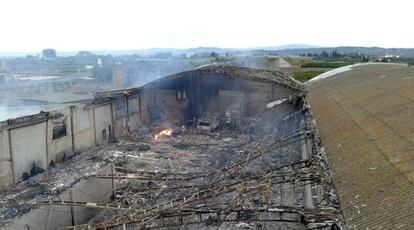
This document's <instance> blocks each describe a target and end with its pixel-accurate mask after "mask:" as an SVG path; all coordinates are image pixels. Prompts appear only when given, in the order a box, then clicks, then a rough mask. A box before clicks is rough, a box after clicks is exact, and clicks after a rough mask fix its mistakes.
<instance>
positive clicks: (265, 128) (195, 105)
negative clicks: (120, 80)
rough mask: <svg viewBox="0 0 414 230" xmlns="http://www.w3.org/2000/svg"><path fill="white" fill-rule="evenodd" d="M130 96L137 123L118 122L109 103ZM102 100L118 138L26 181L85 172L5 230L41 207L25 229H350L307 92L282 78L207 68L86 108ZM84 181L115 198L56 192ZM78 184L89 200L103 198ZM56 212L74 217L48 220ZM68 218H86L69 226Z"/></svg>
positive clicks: (36, 199) (36, 201) (40, 197)
mask: <svg viewBox="0 0 414 230" xmlns="http://www.w3.org/2000/svg"><path fill="white" fill-rule="evenodd" d="M128 97H136V98H137V102H138V103H136V104H137V105H138V106H137V108H135V107H129V104H130V103H129V102H128V99H126V102H125V103H124V104H125V108H126V109H125V111H124V112H125V113H126V114H130V112H131V110H134V111H135V112H136V114H137V115H136V116H137V120H136V121H135V120H134V118H131V117H129V116H128V115H127V116H125V118H124V120H123V121H122V122H118V121H116V118H117V117H118V116H120V115H122V111H119V110H118V109H119V108H122V106H112V104H113V103H115V104H116V103H117V102H116V101H115V100H124V98H128ZM120 98H121V99H120ZM108 103H110V104H111V114H114V119H112V120H114V121H112V123H111V124H113V125H112V126H111V127H113V128H112V129H111V128H110V130H111V131H112V133H111V132H110V133H109V137H111V142H113V141H115V140H116V141H115V142H113V143H108V144H107V145H102V146H100V147H96V148H91V149H89V150H87V151H85V152H83V153H80V154H79V155H76V156H75V157H73V158H72V159H70V160H69V161H65V162H62V163H57V165H55V166H53V167H51V168H50V169H48V170H47V171H46V172H44V173H42V174H40V175H38V176H35V177H32V178H29V179H28V180H26V181H24V182H21V184H20V187H25V186H26V187H25V188H27V189H28V190H30V189H33V190H36V189H38V187H37V186H40V185H39V184H41V183H40V182H42V183H47V182H49V183H50V184H56V183H54V180H58V179H57V178H53V177H52V176H50V177H48V176H44V175H51V173H54V174H56V173H59V174H60V175H62V176H66V177H69V176H68V174H69V172H68V171H70V170H68V168H71V167H72V166H74V167H75V166H76V167H78V170H77V171H78V172H79V171H82V172H83V173H82V174H86V175H81V174H79V173H78V174H76V173H74V172H72V173H73V174H74V175H73V176H70V177H71V179H68V180H67V181H66V182H63V185H60V187H59V189H58V190H59V191H57V192H55V193H53V194H52V193H49V192H43V193H40V194H35V195H32V196H30V197H29V198H22V199H27V200H28V201H29V200H30V204H31V206H30V208H26V209H25V210H26V211H25V212H26V213H17V214H16V215H15V216H13V218H12V219H17V221H14V220H11V221H9V222H8V223H7V224H6V225H4V226H5V228H6V229H7V228H11V229H13V228H12V227H13V226H16V225H14V224H15V223H16V222H19V218H20V220H22V219H24V218H27V212H28V211H27V209H29V210H30V209H31V210H32V212H33V211H34V210H38V209H47V210H48V216H47V217H46V219H45V223H43V224H42V226H38V225H36V224H32V226H30V225H31V223H28V224H27V227H29V228H30V229H55V228H59V229H346V224H345V222H344V219H343V216H342V211H341V207H340V204H339V201H338V199H337V196H336V191H335V187H334V185H333V182H332V179H331V176H330V172H329V167H328V164H327V162H326V157H325V152H324V148H323V147H322V145H321V143H320V139H319V134H318V131H317V128H316V125H315V122H314V120H313V118H312V113H311V108H310V106H309V104H308V102H307V97H306V92H305V91H304V90H303V87H302V85H301V83H299V82H297V81H295V80H293V79H292V78H290V77H289V76H286V75H284V74H282V73H280V72H275V71H265V70H255V69H248V68H241V67H232V66H222V65H212V66H206V67H202V68H198V69H193V70H190V71H185V72H182V73H178V74H174V75H170V76H166V77H164V78H161V79H159V80H157V81H154V82H151V83H149V84H147V85H145V86H143V87H141V88H138V89H132V90H128V91H117V92H108V93H105V94H101V95H97V96H96V98H95V100H94V103H93V105H91V106H97V105H100V104H108ZM112 110H113V111H112ZM94 111H95V110H94ZM95 113H96V112H94V116H95V115H96V114H95ZM130 124H137V125H136V127H131V126H132V125H130ZM117 127H121V128H122V129H121V130H116V129H117ZM95 133H96V131H95ZM95 138H96V136H95ZM95 141H96V140H95ZM85 162H86V163H85ZM107 168H108V169H109V170H107ZM42 175H43V176H42ZM71 175H72V174H71ZM39 177H40V179H39ZM39 181H40V182H39ZM85 181H89V182H90V181H93V182H95V181H99V183H105V184H107V185H108V186H106V187H105V188H107V190H105V191H106V192H107V193H109V195H110V199H91V200H87V199H79V200H76V199H74V196H73V194H72V195H69V196H64V195H61V194H62V193H64V192H65V190H68V189H71V187H74V186H76V185H77V184H78V183H82V182H85ZM28 184H30V186H29V185H28ZM86 184H90V186H93V184H94V183H86ZM17 186H18V187H19V184H18V185H17ZM85 186H86V185H85ZM79 188H82V191H83V192H84V193H88V194H87V195H88V196H90V197H93V196H94V194H90V193H94V192H96V193H97V194H98V193H99V192H101V191H100V189H99V188H96V189H97V190H99V191H94V189H93V188H92V189H91V190H88V191H87V192H85V190H83V189H84V187H79V186H78V190H81V189H79ZM43 189H45V190H51V189H53V188H51V186H45V187H44V188H43ZM105 191H104V192H105ZM25 194H27V193H25ZM6 195H10V194H7V192H5V194H2V195H1V196H0V197H4V196H6ZM21 197H25V196H24V195H22V196H21ZM75 197H76V196H75ZM83 198H84V197H83ZM2 199H3V198H2ZM4 203H5V205H6V204H9V205H10V203H8V202H4ZM26 203H27V202H26ZM59 210H60V214H59V215H61V216H64V215H65V214H66V212H68V213H71V214H67V215H72V216H71V218H68V219H72V220H69V221H68V222H64V221H61V223H57V222H59V221H57V220H51V219H50V217H49V216H50V215H52V214H50V212H54V211H55V212H56V213H58V212H59ZM62 210H65V211H62ZM74 210H75V211H76V210H78V211H79V212H80V210H87V212H88V218H86V217H85V218H79V214H78V217H77V218H74V217H73V216H76V212H74ZM21 212H23V211H21ZM29 212H30V211H29ZM74 213H75V214H74ZM82 213H83V212H82ZM91 213H93V214H91ZM23 214H24V215H23ZM53 215H55V214H53ZM56 215H57V214H56ZM62 218H65V217H62ZM53 221H54V222H53ZM52 222H53V224H52ZM67 223H69V224H67Z"/></svg>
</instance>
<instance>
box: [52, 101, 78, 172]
mask: <svg viewBox="0 0 414 230" xmlns="http://www.w3.org/2000/svg"><path fill="white" fill-rule="evenodd" d="M59 113H61V114H62V115H63V116H62V117H58V118H55V119H50V120H48V121H47V122H48V124H47V128H48V132H47V133H48V141H47V143H48V151H47V152H48V157H47V159H48V161H49V162H48V164H50V162H51V161H54V162H59V161H63V160H64V159H65V158H66V157H69V156H72V155H73V149H72V130H71V120H70V109H69V108H67V109H62V110H59ZM62 119H63V120H65V123H66V136H63V137H59V138H57V139H53V128H54V126H55V125H56V123H57V122H60V121H61V120H62Z"/></svg>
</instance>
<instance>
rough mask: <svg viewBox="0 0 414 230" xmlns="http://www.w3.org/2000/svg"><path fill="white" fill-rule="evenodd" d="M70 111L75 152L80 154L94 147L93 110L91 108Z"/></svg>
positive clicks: (77, 108)
mask: <svg viewBox="0 0 414 230" xmlns="http://www.w3.org/2000/svg"><path fill="white" fill-rule="evenodd" d="M72 111H73V115H72V119H73V121H72V122H73V139H74V143H75V152H81V151H83V150H85V149H88V148H91V147H93V146H94V145H95V131H94V121H93V109H92V108H91V107H75V108H73V110H72Z"/></svg>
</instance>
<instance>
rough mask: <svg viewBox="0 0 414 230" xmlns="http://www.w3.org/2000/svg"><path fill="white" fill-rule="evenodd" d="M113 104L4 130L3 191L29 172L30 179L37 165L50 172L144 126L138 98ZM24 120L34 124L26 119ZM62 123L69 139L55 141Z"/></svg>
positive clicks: (0, 137) (0, 143)
mask: <svg viewBox="0 0 414 230" xmlns="http://www.w3.org/2000/svg"><path fill="white" fill-rule="evenodd" d="M111 103H112V109H111ZM111 103H108V104H102V105H94V106H76V107H71V108H65V109H61V110H57V111H53V112H51V113H50V117H49V118H44V121H43V120H39V121H38V122H37V123H36V122H34V124H30V123H24V125H20V126H10V127H9V128H7V125H5V126H2V127H6V128H3V129H0V190H4V189H6V188H8V187H10V186H11V185H13V184H14V183H15V182H19V181H21V180H22V179H23V173H25V172H27V173H28V174H29V176H30V170H31V169H32V167H33V164H35V165H37V167H40V168H42V169H47V168H48V165H49V164H50V163H51V162H52V161H53V162H59V161H63V160H64V159H65V158H66V157H70V156H72V155H73V154H74V153H75V152H81V151H84V150H86V149H88V148H92V147H95V146H99V145H104V144H107V143H108V142H109V141H110V138H111V136H112V137H113V136H115V138H117V137H120V136H121V135H123V134H125V133H126V132H128V130H131V131H133V130H135V129H138V128H139V127H140V126H141V124H142V119H141V111H140V110H141V108H140V107H139V100H138V96H137V95H134V96H130V97H129V98H127V97H121V98H119V99H118V100H115V101H113V102H111ZM116 103H118V105H115V104H116ZM127 106H128V107H127ZM20 120H21V121H25V122H32V121H31V120H30V119H29V118H27V119H26V118H24V117H23V118H20ZM62 120H64V121H65V124H66V135H65V136H62V137H59V138H55V139H53V128H54V127H55V126H56V125H57V124H59V123H62ZM72 124H73V127H72ZM110 129H111V131H112V133H111V134H110V133H109V132H110ZM72 130H73V134H72ZM9 132H10V137H9ZM103 132H105V134H103ZM114 134H115V135H114ZM105 136H106V138H105ZM9 145H11V149H10V148H9Z"/></svg>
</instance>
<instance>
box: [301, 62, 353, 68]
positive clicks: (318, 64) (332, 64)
mask: <svg viewBox="0 0 414 230" xmlns="http://www.w3.org/2000/svg"><path fill="white" fill-rule="evenodd" d="M352 64H353V63H352V62H313V63H306V64H303V65H302V66H301V67H302V68H339V67H342V66H346V65H352Z"/></svg>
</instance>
